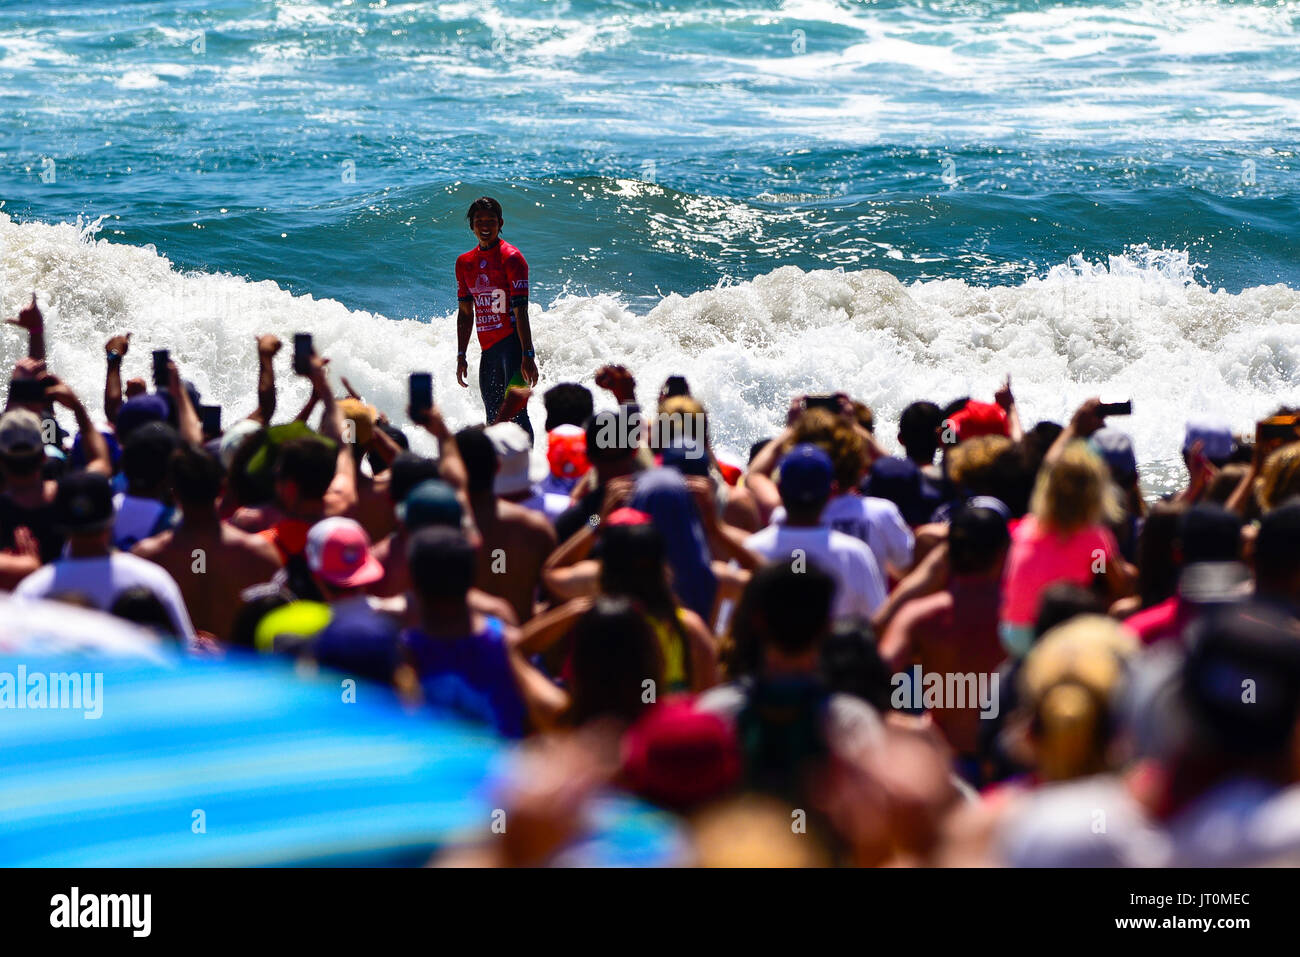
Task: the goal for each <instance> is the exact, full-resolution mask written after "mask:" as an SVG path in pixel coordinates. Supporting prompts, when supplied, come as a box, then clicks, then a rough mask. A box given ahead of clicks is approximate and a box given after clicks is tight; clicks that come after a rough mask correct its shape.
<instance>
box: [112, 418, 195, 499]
mask: <svg viewBox="0 0 1300 957" xmlns="http://www.w3.org/2000/svg"><path fill="white" fill-rule="evenodd" d="M180 445H181V437H180V435H178V434H177V432H176V430H175V429H173V428H172V427H171V426H170V425H167V424H166V423H165V422H147V423H145V424H144V425H141V426H139V427H138V428H136V429H134V430H132V432H131V434H130V435H128V436H127V438H126V443H125V444H124V446H123V448H122V474H123V475H125V476H126V486H127V490H128V491H129V492H130V493H131V494H132V495H138V496H141V497H143V498H162V497H163V496H164V495H165V494H166V491H167V461H168V459H170V458H171V454H172V452H174V451H175V450H176V449H178V448H179V447H180Z"/></svg>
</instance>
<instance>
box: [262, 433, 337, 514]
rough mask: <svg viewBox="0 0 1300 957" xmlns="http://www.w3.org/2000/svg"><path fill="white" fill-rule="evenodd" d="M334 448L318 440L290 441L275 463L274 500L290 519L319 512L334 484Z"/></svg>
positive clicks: (335, 462)
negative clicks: (293, 516) (292, 516)
mask: <svg viewBox="0 0 1300 957" xmlns="http://www.w3.org/2000/svg"><path fill="white" fill-rule="evenodd" d="M337 463H338V447H337V446H336V445H335V444H334V443H333V442H331V441H329V440H328V439H325V438H322V437H320V436H315V437H306V438H301V439H291V440H289V441H288V442H285V443H284V444H283V445H282V446H280V449H279V454H278V455H277V456H276V459H275V473H274V474H275V497H276V499H277V500H278V501H279V503H280V506H281V508H283V509H284V510H285V511H286V512H287V513H289V514H290V515H302V514H310V513H311V512H313V511H315V512H319V510H320V509H321V508H323V507H324V504H325V493H326V492H328V491H329V487H330V483H332V482H333V481H334V468H335V466H336V464H337Z"/></svg>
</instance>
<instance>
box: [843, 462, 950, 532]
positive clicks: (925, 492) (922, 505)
mask: <svg viewBox="0 0 1300 957" xmlns="http://www.w3.org/2000/svg"><path fill="white" fill-rule="evenodd" d="M862 494H863V495H869V496H871V497H872V498H883V499H885V500H887V501H890V502H893V503H894V504H895V505H897V506H898V510H899V512H901V513H902V515H903V520H904V521H905V522H907V524H908V525H923V524H925V523H926V522H928V521H929V520H930V516H931V515H933V514H934V510H935V509H936V508H938V506H939V502H940V496H939V494H938V492H937V491H936V490H935V489H934V488H933V486H931V485H930V484H929V483H928V482H925V481H923V478H922V475H921V467H920V466H919V465H917V464H916V463H915V462H913V461H912V460H911V459H906V458H895V457H893V456H885V457H883V458H879V459H876V461H875V462H874V463H872V466H871V471H870V472H868V473H867V478H866V480H865V481H864V482H863V483H862Z"/></svg>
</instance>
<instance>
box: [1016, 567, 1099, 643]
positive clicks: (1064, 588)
mask: <svg viewBox="0 0 1300 957" xmlns="http://www.w3.org/2000/svg"><path fill="white" fill-rule="evenodd" d="M1105 614H1106V602H1105V601H1104V600H1103V599H1102V597H1101V596H1100V595H1098V594H1097V593H1096V592H1095V591H1093V590H1092V589H1090V588H1084V587H1083V586H1082V585H1073V584H1070V583H1069V582H1057V583H1056V584H1054V585H1048V586H1047V587H1046V588H1044V589H1043V593H1042V595H1040V596H1039V598H1038V617H1037V618H1035V619H1034V640H1035V641H1037V640H1038V639H1039V638H1042V637H1043V635H1045V634H1047V633H1048V632H1049V631H1051V630H1052V629H1053V628H1055V627H1056V626H1057V625H1063V624H1065V623H1066V622H1067V621H1070V620H1071V619H1073V618H1078V617H1079V616H1080V615H1105Z"/></svg>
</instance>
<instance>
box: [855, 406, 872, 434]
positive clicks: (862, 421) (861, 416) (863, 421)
mask: <svg viewBox="0 0 1300 957" xmlns="http://www.w3.org/2000/svg"><path fill="white" fill-rule="evenodd" d="M853 421H854V422H856V423H858V425H860V426H862V427H863V428H864V429H866V430H867V431H868V432H870V433H871V434H873V435H874V434H875V432H876V413H874V412H872V411H871V406H869V405H867V404H866V403H865V402H859V401H858V400H857V399H854V400H853Z"/></svg>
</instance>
